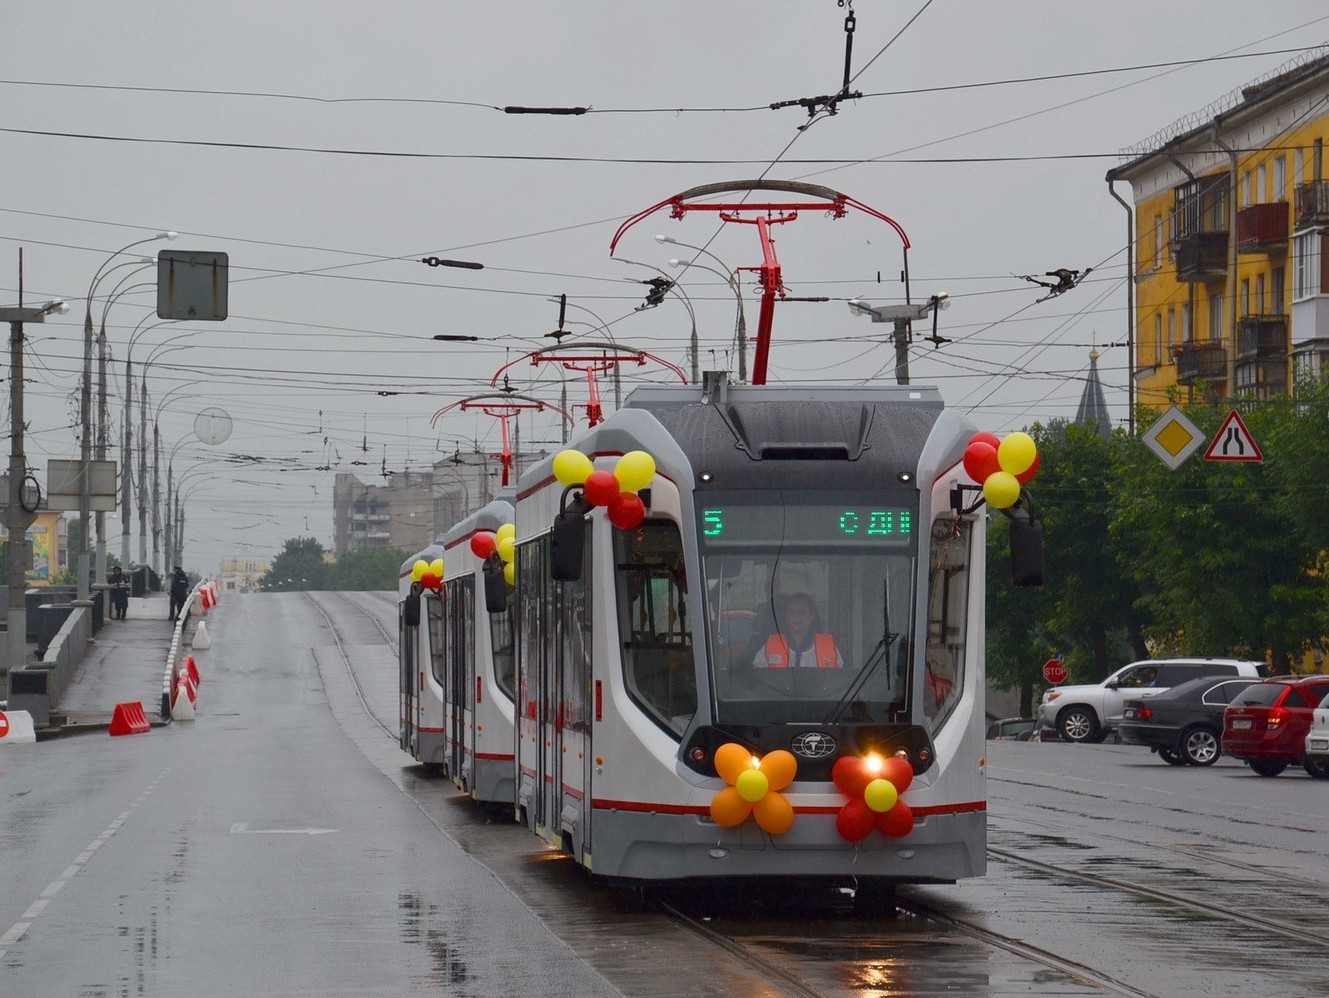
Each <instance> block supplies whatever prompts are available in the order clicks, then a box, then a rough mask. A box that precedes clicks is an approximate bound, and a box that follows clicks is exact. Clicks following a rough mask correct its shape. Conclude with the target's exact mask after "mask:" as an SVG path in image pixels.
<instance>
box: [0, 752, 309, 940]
mask: <svg viewBox="0 0 1329 998" xmlns="http://www.w3.org/2000/svg"><path fill="white" fill-rule="evenodd" d="M169 772H170V770H169V769H167V770H166V772H164V773H162V774H161V776H158V777H157V778H156V779H155V780H153V781H152V782H151V783H149V784H148V788H147V789H146V790H144V791H143V793H142V795H141V796H140V797H139V799H138V800H136V801H135V802H134V805H133V807H131V808H130V809H129V810H128V811H122V812H121V813H120V814H118V815H116V817H115V820H114V821H112V822H111V823H110V824H109V825H107V826H106V828H105V830H104V831H103V832H102V833H101V834H100V835H98V836H97V837H96V838H95V839H93V840H92V841H91V842H89V843H88V845H87V847H86V848H85V849H84V850H83V851H82V852H81V853H79V854H78V855H77V856H75V857H74V862H73V864H72V865H70V866H68V867H66V868H65V872H64V873H62V874H60V876H58V877H56V879H55V880H52V881H51V882H50V883H49V884H47V885H46V889H45V890H44V891H42V892H41V894H40V895H38V897H37V899H36V900H35V901H33V902H32V904H30V905H29V906H28V910H27V911H25V912H24V913H23V915H22V917H23V918H24V919H25V921H21V922H15V923H14V924H13V925H11V926H10V927H9V931H8V932H6V933H5V934H4V935H3V936H0V959H3V958H4V956H5V954H6V953H8V952H9V947H10V946H13V945H14V944H15V943H16V942H18V941H19V940H20V939H22V938H23V935H24V933H26V932H27V931H28V928H29V926H31V925H32V923H33V922H34V921H36V919H37V916H38V915H40V914H41V913H42V912H43V911H45V910H46V906H47V905H48V904H50V903H51V899H52V898H53V897H55V896H56V895H57V894H59V893H60V891H61V889H62V888H63V887H64V886H65V884H67V883H69V881H70V879H71V878H72V877H73V876H74V875H75V874H76V873H78V871H79V870H81V869H83V866H84V865H85V864H86V863H87V862H88V860H90V859H92V857H93V856H94V855H95V854H96V852H97V850H98V849H100V848H101V847H102V846H104V845H105V844H106V843H107V842H108V841H109V840H110V838H111V836H112V835H114V834H115V833H116V832H117V831H119V829H120V826H121V825H123V824H124V823H125V822H126V821H127V820H128V819H129V816H130V815H131V814H132V813H133V812H134V809H135V808H137V807H138V806H139V805H140V804H142V803H143V801H145V800H147V798H148V795H149V794H151V793H152V791H153V790H155V789H156V788H157V784H158V783H160V782H161V781H162V779H163V778H165V776H166V774H167V773H169ZM328 830H329V831H331V829H328Z"/></svg>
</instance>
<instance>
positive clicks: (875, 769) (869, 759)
mask: <svg viewBox="0 0 1329 998" xmlns="http://www.w3.org/2000/svg"><path fill="white" fill-rule="evenodd" d="M863 765H865V766H866V767H867V770H868V772H869V773H871V774H872V775H873V776H875V775H876V774H878V773H880V772H881V767H882V766H883V765H885V761H884V760H883V759H882V757H881V756H879V755H877V753H876V752H869V753H868V754H867V755H866V756H864V757H863Z"/></svg>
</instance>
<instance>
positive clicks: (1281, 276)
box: [1269, 267, 1287, 315]
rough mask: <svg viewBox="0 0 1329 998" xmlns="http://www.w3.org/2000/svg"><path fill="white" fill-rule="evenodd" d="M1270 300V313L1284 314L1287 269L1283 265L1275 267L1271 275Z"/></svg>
mask: <svg viewBox="0 0 1329 998" xmlns="http://www.w3.org/2000/svg"><path fill="white" fill-rule="evenodd" d="M1269 297H1270V298H1271V299H1272V300H1271V301H1270V302H1269V314H1270V315H1282V314H1283V309H1284V307H1285V306H1284V302H1286V301H1287V271H1286V270H1284V269H1283V268H1282V267H1275V268H1274V269H1273V271H1272V272H1271V275H1270V281H1269Z"/></svg>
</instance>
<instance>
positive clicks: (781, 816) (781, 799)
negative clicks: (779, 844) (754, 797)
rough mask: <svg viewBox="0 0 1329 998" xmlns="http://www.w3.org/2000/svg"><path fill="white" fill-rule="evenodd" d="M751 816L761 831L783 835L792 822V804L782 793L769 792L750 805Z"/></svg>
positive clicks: (791, 825)
mask: <svg viewBox="0 0 1329 998" xmlns="http://www.w3.org/2000/svg"><path fill="white" fill-rule="evenodd" d="M752 816H753V817H754V818H756V819H757V824H758V825H760V826H761V828H762V830H763V831H766V832H770V833H771V834H772V835H783V834H784V833H785V832H787V831H789V829H790V828H791V827H793V824H794V805H792V804H790V803H789V800H788V799H787V798H786V797H785V795H784V794H777V793H769V794H767V795H766V796H765V797H763V798H762V799H761V800H759V801H757V803H755V804H753V805H752Z"/></svg>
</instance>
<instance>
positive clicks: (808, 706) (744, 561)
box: [697, 490, 918, 724]
mask: <svg viewBox="0 0 1329 998" xmlns="http://www.w3.org/2000/svg"><path fill="white" fill-rule="evenodd" d="M697 516H698V535H699V541H700V547H701V552H702V574H703V579H704V582H705V586H706V596H707V598H706V606H707V614H708V618H709V619H708V628H707V640H708V642H709V652H710V655H709V660H710V661H711V663H713V682H714V689H715V699H716V721H717V723H743V724H763V723H817V724H826V723H834V722H847V723H855V722H857V723H871V724H887V723H896V722H899V721H902V720H904V719H905V718H906V717H907V705H908V703H909V701H910V697H909V689H908V683H909V675H910V670H909V669H908V667H907V666H908V662H909V657H910V649H911V648H912V647H913V635H912V634H911V633H910V626H911V621H912V620H913V619H914V598H915V594H914V579H915V559H916V558H917V555H918V539H917V536H916V530H917V524H916V519H917V510H916V507H915V506H914V505H913V500H912V498H911V497H909V496H907V495H902V496H900V497H899V498H898V499H896V498H895V497H891V499H890V500H888V501H883V499H882V496H881V494H880V493H877V494H876V495H872V496H870V495H867V494H864V493H850V492H835V491H834V490H828V491H824V492H817V493H811V492H793V491H788V492H765V491H763V492H750V493H743V492H733V493H724V494H719V493H708V494H707V495H706V496H705V501H704V502H699V503H698V509H697Z"/></svg>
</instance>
